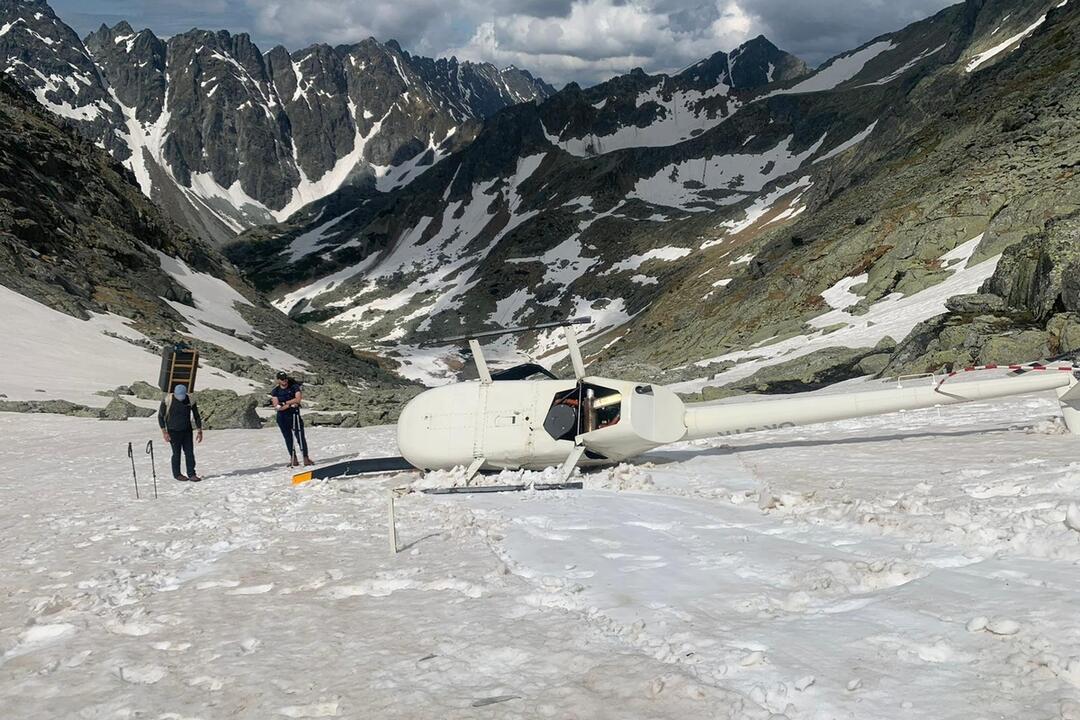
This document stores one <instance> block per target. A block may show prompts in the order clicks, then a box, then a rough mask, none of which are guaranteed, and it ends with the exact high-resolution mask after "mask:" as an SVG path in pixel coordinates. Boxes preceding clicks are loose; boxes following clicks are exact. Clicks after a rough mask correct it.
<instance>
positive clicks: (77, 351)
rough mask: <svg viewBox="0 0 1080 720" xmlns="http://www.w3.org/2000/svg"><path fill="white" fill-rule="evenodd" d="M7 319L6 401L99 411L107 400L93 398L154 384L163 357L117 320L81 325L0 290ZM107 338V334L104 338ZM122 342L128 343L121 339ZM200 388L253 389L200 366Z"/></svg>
mask: <svg viewBox="0 0 1080 720" xmlns="http://www.w3.org/2000/svg"><path fill="white" fill-rule="evenodd" d="M0 314H2V315H3V316H4V318H6V319H5V322H4V324H5V328H6V329H5V333H6V337H5V339H4V358H5V360H7V363H6V365H5V368H4V372H3V373H0V394H2V395H5V396H6V398H7V399H8V400H68V401H70V402H75V403H80V404H82V405H89V406H91V407H102V406H104V405H105V404H107V403H108V401H109V400H110V399H111V398H108V397H104V396H102V395H97V394H96V393H97V392H98V391H99V390H112V389H114V388H116V387H118V386H120V385H130V384H131V383H133V382H135V381H137V380H145V381H147V382H149V383H151V384H154V385H156V384H157V375H158V370H159V368H160V366H161V357H160V356H159V355H158V354H156V353H154V352H152V351H149V350H147V349H145V348H143V347H140V346H139V345H135V344H133V343H132V342H128V340H131V341H136V342H140V341H141V342H148V341H149V339H148V338H147V337H145V336H144V335H143V334H142V333H140V332H138V331H137V330H135V329H134V328H132V327H130V326H129V325H128V323H129V322H130V320H128V319H127V318H124V317H121V316H119V315H113V314H109V315H94V316H93V317H92V318H91V319H90V320H79V319H78V318H75V317H72V316H70V315H66V314H64V313H62V312H58V311H56V310H53V309H52V308H50V307H48V306H46V305H42V304H41V303H38V302H35V301H34V300H31V299H30V298H28V297H25V296H23V295H20V294H19V293H17V292H15V291H14V290H10V289H8V288H6V287H4V286H2V285H0ZM106 333H108V334H106ZM124 338H126V339H124ZM198 379H199V386H200V387H205V388H220V389H225V390H235V391H236V392H239V393H249V392H252V391H253V390H255V389H256V388H255V385H254V384H253V383H252V382H251V381H249V380H245V379H243V378H240V377H237V376H235V375H232V374H230V373H226V372H224V371H223V370H219V369H217V368H214V367H210V366H204V367H203V368H202V372H200V373H199V378H198Z"/></svg>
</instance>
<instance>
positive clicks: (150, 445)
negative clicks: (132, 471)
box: [146, 440, 157, 500]
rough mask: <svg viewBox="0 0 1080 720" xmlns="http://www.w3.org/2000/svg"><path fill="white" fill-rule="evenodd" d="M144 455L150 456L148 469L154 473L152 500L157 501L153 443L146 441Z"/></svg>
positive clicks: (155, 463)
mask: <svg viewBox="0 0 1080 720" xmlns="http://www.w3.org/2000/svg"><path fill="white" fill-rule="evenodd" d="M146 453H147V454H148V455H149V456H150V469H151V470H153V471H154V499H155V500H157V462H156V461H155V460H154V441H153V440H147V441H146Z"/></svg>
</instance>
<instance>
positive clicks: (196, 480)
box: [188, 475, 202, 482]
mask: <svg viewBox="0 0 1080 720" xmlns="http://www.w3.org/2000/svg"><path fill="white" fill-rule="evenodd" d="M188 480H190V481H191V482H202V478H201V477H199V476H198V475H192V476H191V477H189V478H188Z"/></svg>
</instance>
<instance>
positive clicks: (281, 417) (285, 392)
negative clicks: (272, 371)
mask: <svg viewBox="0 0 1080 720" xmlns="http://www.w3.org/2000/svg"><path fill="white" fill-rule="evenodd" d="M270 398H271V400H270V401H271V402H272V403H273V404H274V409H275V410H277V424H278V429H279V430H281V434H282V435H283V436H284V437H285V448H286V449H287V450H288V451H289V465H290V466H291V467H295V466H297V465H299V464H300V463H299V462H298V461H297V459H296V449H295V448H294V446H293V435H294V434H295V435H296V440H297V441H298V443H299V444H300V452H301V453H302V454H303V456H304V464H305V465H314V464H315V461H314V460H312V459H311V457H310V456H309V455H308V446H307V436H306V435H305V434H304V419H303V418H302V417H300V403H301V402H303V400H304V393H303V392H302V391H301V389H300V385H299V384H298V383H296V382H295V381H294V380H293V379H292V378H290V377H289V375H288V373H285V372H279V373H278V374H277V385H276V386H275V387H274V389H273V390H271V391H270Z"/></svg>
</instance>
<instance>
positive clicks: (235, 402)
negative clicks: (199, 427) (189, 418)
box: [195, 390, 262, 430]
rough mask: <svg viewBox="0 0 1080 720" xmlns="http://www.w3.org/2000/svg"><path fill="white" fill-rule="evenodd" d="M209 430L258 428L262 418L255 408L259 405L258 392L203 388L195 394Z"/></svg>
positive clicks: (204, 422)
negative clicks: (244, 392) (248, 392)
mask: <svg viewBox="0 0 1080 720" xmlns="http://www.w3.org/2000/svg"><path fill="white" fill-rule="evenodd" d="M195 399H196V402H197V403H198V406H199V414H200V415H201V416H202V421H203V427H205V428H206V429H207V430H230V429H236V428H243V429H247V430H257V429H258V428H261V427H262V419H261V418H260V417H259V415H258V413H256V412H255V408H256V407H258V405H259V400H260V396H259V395H257V394H254V393H253V394H251V395H237V394H236V393H235V392H233V391H232V390H203V391H201V392H198V393H196V394H195Z"/></svg>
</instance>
